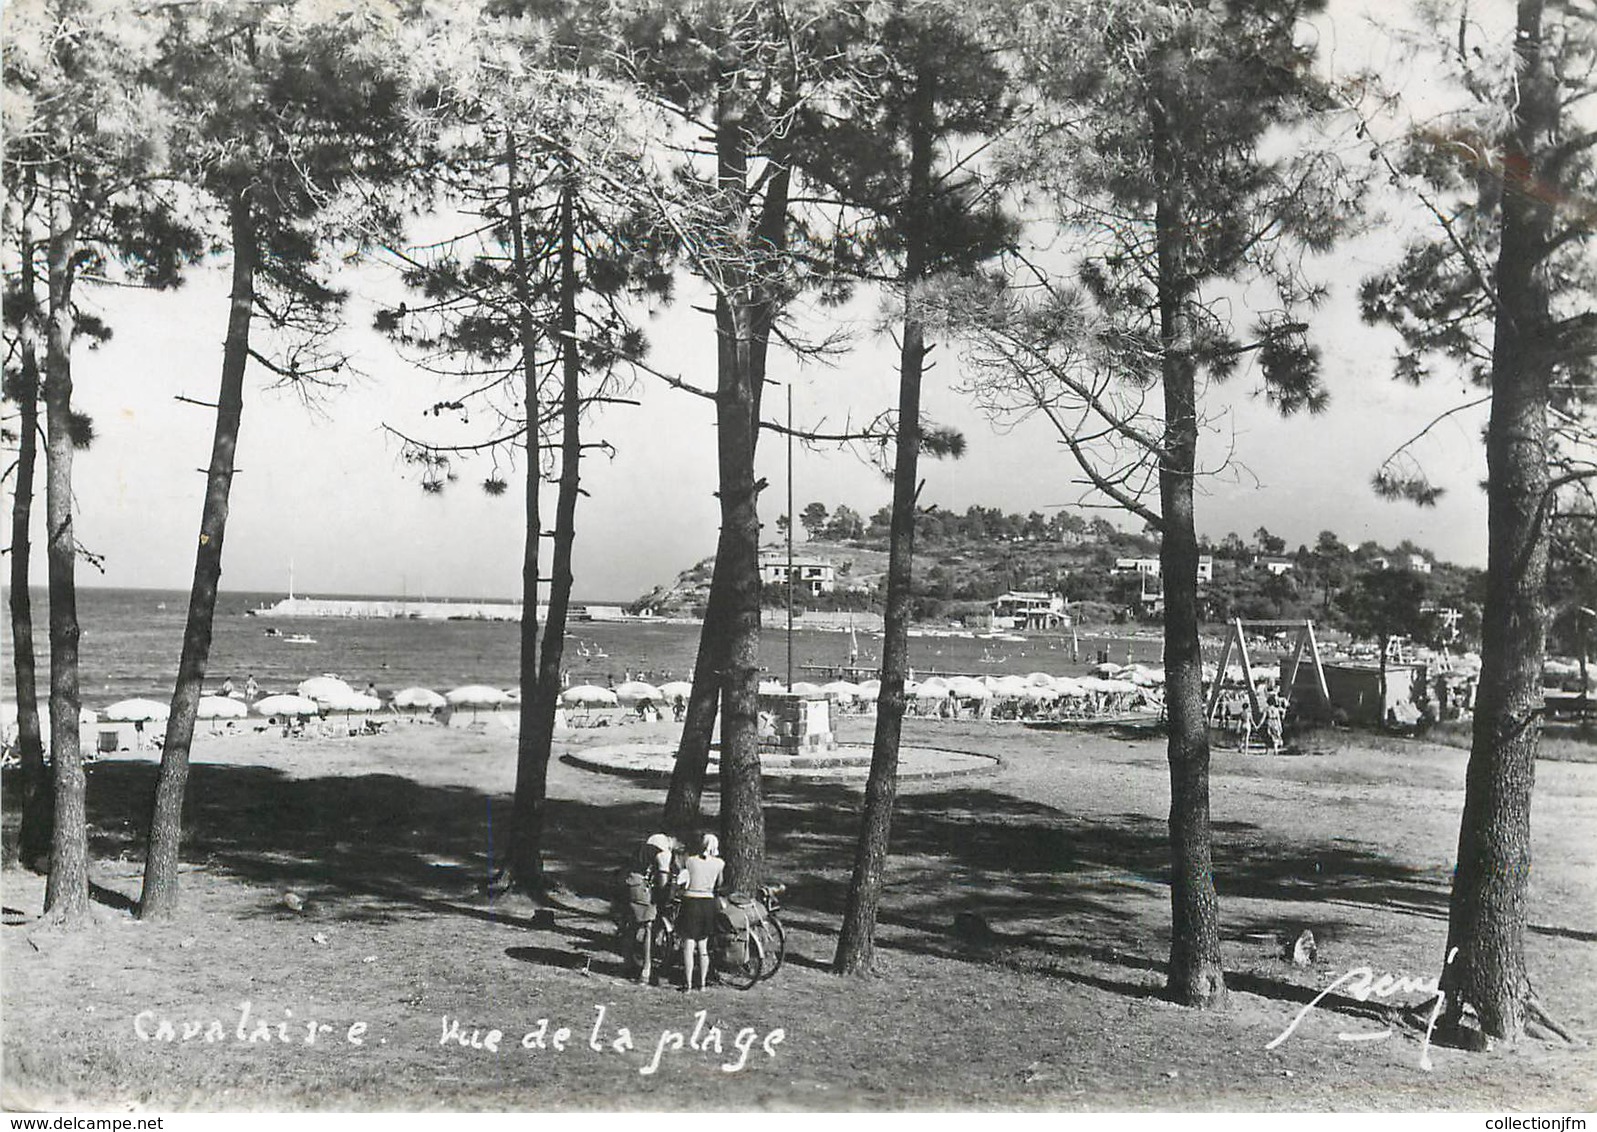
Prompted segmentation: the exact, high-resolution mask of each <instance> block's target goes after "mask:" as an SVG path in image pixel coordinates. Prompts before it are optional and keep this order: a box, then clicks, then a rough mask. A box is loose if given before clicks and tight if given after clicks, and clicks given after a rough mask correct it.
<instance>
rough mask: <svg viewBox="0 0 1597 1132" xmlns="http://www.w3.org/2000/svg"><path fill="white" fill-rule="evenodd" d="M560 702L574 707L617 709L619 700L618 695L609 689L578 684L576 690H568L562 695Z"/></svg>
mask: <svg viewBox="0 0 1597 1132" xmlns="http://www.w3.org/2000/svg"><path fill="white" fill-rule="evenodd" d="M560 702H561V703H563V704H569V705H570V706H572V707H615V706H616V705H617V704H618V703H620V701H619V700H617V699H616V694H615V693H614V692H612V691H610V689H608V688H600V687H596V686H595V685H593V684H578V685H577V686H576V687H575V688H567V689H566V690H565V691H564V692H561V693H560Z"/></svg>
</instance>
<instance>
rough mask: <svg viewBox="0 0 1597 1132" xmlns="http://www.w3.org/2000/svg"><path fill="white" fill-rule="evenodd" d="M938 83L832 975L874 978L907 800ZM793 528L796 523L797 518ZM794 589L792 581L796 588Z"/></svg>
mask: <svg viewBox="0 0 1597 1132" xmlns="http://www.w3.org/2000/svg"><path fill="white" fill-rule="evenodd" d="M934 83H935V77H934V76H931V75H926V74H922V75H921V76H920V79H919V82H918V83H917V85H916V90H915V105H914V109H913V111H912V112H913V114H914V117H913V119H912V120H911V123H910V157H909V195H908V199H907V201H906V203H905V205H904V207H905V210H906V212H908V213H909V217H908V219H907V222H906V223H905V225H904V227H905V228H906V229H907V230H908V234H907V239H906V243H907V247H906V249H905V259H904V275H903V289H904V328H903V339H902V343H901V345H900V347H899V355H898V438H897V442H896V445H897V447H896V449H895V452H894V457H893V521H892V526H891V533H890V534H889V536H888V546H887V607H886V610H885V614H884V617H883V625H882V628H883V638H882V672H881V690H880V691H879V692H878V693H877V699H876V734H875V737H874V741H873V743H872V746H871V769H870V773H869V774H868V775H867V776H866V779H865V808H864V811H863V812H862V814H861V816H860V832H859V839H858V841H857V842H856V843H855V846H854V871H853V875H852V876H851V877H850V879H849V886H848V901H847V903H846V904H845V905H844V909H843V926H842V930H841V931H839V933H838V937H837V953H836V954H835V955H834V956H833V958H832V970H833V971H834V972H836V973H837V974H840V975H858V974H865V973H867V972H868V971H869V970H870V967H871V959H872V956H873V955H874V953H875V947H876V908H877V905H878V904H879V903H880V902H881V897H882V885H883V882H884V879H885V876H886V871H887V851H888V847H889V845H890V842H891V836H892V828H893V804H894V802H895V801H896V799H897V797H898V748H899V740H900V738H901V736H902V733H903V728H904V680H905V677H906V675H907V673H908V670H909V621H910V614H911V611H912V603H913V598H914V592H913V589H914V583H913V566H914V560H915V498H916V495H917V493H918V491H919V482H918V481H919V478H920V448H921V424H920V403H921V379H922V377H923V375H924V372H925V366H926V339H925V328H924V326H923V324H922V321H921V316H920V313H919V311H918V310H917V309H916V308H917V305H918V303H919V298H918V296H917V295H916V292H915V289H916V288H917V287H918V286H919V285H920V283H921V279H922V276H923V275H924V274H925V271H926V263H927V258H928V249H927V247H926V243H927V242H928V241H929V240H930V239H931V238H932V233H931V232H930V231H928V227H927V223H926V221H925V220H923V219H922V220H917V219H916V214H917V213H919V215H920V216H921V217H925V216H926V215H928V214H929V212H930V208H929V207H928V206H929V205H930V203H931V202H930V201H929V199H928V198H929V196H930V194H931V191H932V176H931V173H932V145H933V139H932V132H931V119H932V113H933V108H934V107H935V105H936V101H935V88H934ZM790 519H791V517H790ZM790 581H791V580H790Z"/></svg>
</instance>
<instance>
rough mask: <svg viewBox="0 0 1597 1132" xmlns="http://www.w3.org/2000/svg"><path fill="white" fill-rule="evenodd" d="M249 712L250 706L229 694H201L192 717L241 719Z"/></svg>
mask: <svg viewBox="0 0 1597 1132" xmlns="http://www.w3.org/2000/svg"><path fill="white" fill-rule="evenodd" d="M249 713H250V707H249V705H248V704H246V703H245V702H244V701H243V700H235V699H233V698H231V697H230V696H201V697H200V706H199V707H198V708H197V709H196V710H195V712H194V718H195V719H243V718H244V717H245V716H246V715H248V714H249Z"/></svg>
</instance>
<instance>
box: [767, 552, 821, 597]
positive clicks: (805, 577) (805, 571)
mask: <svg viewBox="0 0 1597 1132" xmlns="http://www.w3.org/2000/svg"><path fill="white" fill-rule="evenodd" d="M787 568H788V563H787V554H786V553H785V552H781V551H764V552H762V553H761V554H760V581H761V582H762V583H764V584H766V585H772V584H777V585H779V584H781V583H782V582H785V581H787ZM836 588H837V568H836V567H834V566H833V565H832V564H831V563H830V562H828V561H826V560H825V559H824V558H794V559H793V591H794V592H795V593H808V594H810V595H812V596H813V595H815V594H829V593H831V592H832V591H833V590H834V589H836Z"/></svg>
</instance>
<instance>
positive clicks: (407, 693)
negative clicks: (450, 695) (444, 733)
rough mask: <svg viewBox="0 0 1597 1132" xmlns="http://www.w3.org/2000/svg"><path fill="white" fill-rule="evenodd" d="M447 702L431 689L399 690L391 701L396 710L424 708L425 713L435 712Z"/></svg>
mask: <svg viewBox="0 0 1597 1132" xmlns="http://www.w3.org/2000/svg"><path fill="white" fill-rule="evenodd" d="M448 702H449V701H448V700H446V699H444V698H443V697H442V696H440V695H439V694H438V693H437V692H435V691H433V690H432V689H431V688H401V689H400V690H399V691H397V692H395V693H394V700H393V703H394V706H395V707H396V708H425V709H426V710H427V711H436V710H437V709H439V708H441V707H443V706H444V705H445V704H447V703H448Z"/></svg>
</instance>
